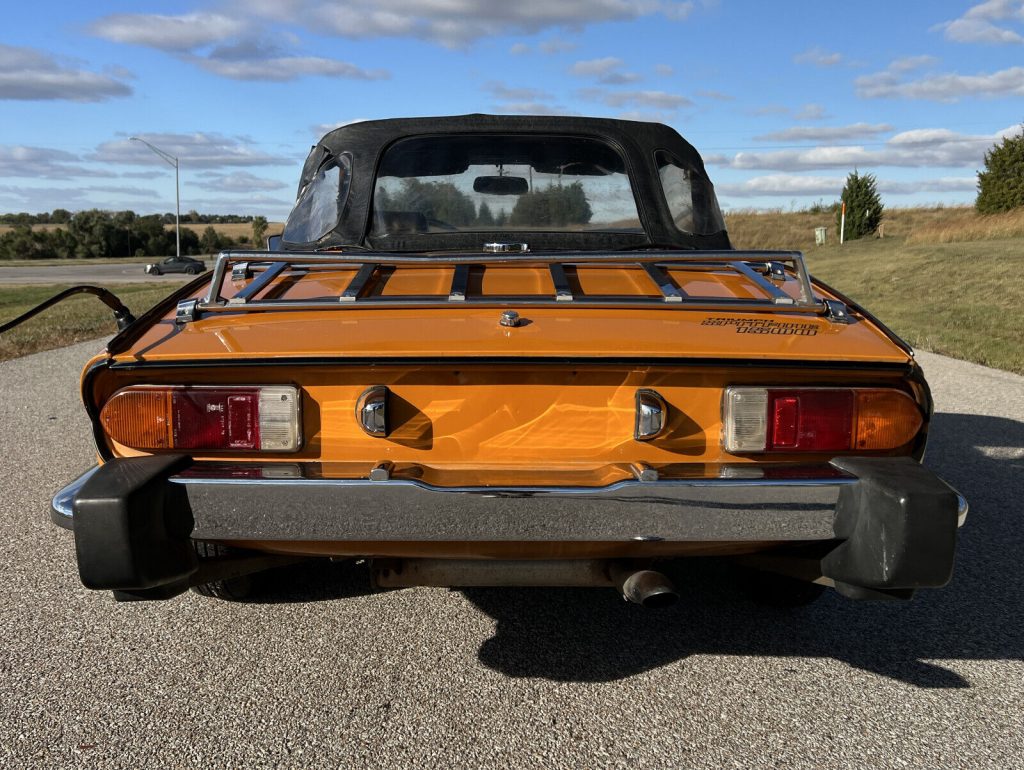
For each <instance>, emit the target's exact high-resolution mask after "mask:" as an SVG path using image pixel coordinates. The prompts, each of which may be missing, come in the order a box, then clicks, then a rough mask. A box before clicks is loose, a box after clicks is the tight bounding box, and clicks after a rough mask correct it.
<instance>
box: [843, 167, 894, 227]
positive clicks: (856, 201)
mask: <svg viewBox="0 0 1024 770" xmlns="http://www.w3.org/2000/svg"><path fill="white" fill-rule="evenodd" d="M842 200H843V203H845V204H846V234H845V236H844V237H845V239H846V240H848V241H852V240H854V239H856V238H862V237H863V236H865V235H871V234H872V233H874V232H875V231H876V230H877V229H878V225H879V224H881V222H882V208H883V207H882V200H881V198H879V197H878V188H877V185H876V182H875V177H874V175H873V174H864V175H863V176H861V175H860V174H859V173H857V172H856V171H854V172H853V173H852V174H850V175H849V176H847V177H846V185H844V187H843V195H842ZM841 223H842V211H841V209H837V211H836V228H837V229H838V228H839V227H841Z"/></svg>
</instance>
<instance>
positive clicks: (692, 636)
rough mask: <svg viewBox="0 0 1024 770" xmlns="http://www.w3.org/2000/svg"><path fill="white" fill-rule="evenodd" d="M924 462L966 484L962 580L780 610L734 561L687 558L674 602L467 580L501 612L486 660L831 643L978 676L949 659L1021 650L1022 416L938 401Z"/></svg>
mask: <svg viewBox="0 0 1024 770" xmlns="http://www.w3.org/2000/svg"><path fill="white" fill-rule="evenodd" d="M926 464H927V465H928V466H929V467H931V468H932V469H933V470H935V471H936V472H937V473H938V474H939V475H941V476H942V477H943V478H944V479H946V480H947V481H948V482H949V483H950V484H952V485H953V486H954V487H956V488H957V489H958V490H960V492H961V493H962V494H963V495H964V496H965V497H967V499H968V500H969V501H970V504H971V513H970V515H969V517H968V521H967V524H966V526H965V527H964V529H962V530H961V534H960V542H959V550H958V555H957V567H956V572H955V574H954V577H953V580H952V582H951V583H950V584H949V585H948V586H946V587H945V588H942V589H939V590H926V591H921V592H920V593H919V594H918V596H917V597H915V598H914V599H913V600H912V601H911V602H882V603H876V602H851V601H848V600H846V599H843V598H841V597H839V596H838V595H837V594H835V592H833V591H829V592H828V593H827V594H826V595H825V596H824V597H823V598H822V599H820V600H819V601H817V602H816V603H814V604H813V605H811V606H808V607H804V608H800V609H793V610H780V609H773V608H765V607H761V606H758V605H755V604H753V603H752V602H750V601H748V600H747V599H746V598H745V597H744V595H743V594H742V592H741V591H740V589H739V586H738V585H737V583H736V581H735V579H734V578H733V577H732V574H733V573H732V572H731V571H730V570H729V569H728V567H727V565H725V564H723V563H720V562H716V561H712V560H703V559H701V560H685V561H682V562H680V563H678V564H676V565H673V569H672V570H671V574H670V577H672V579H673V580H674V581H675V583H676V587H677V589H678V590H679V592H680V595H681V601H680V602H679V604H678V605H676V606H675V607H673V608H670V609H664V610H645V609H643V608H641V607H638V606H635V605H631V604H627V603H626V602H624V601H623V600H622V599H620V598H619V597H618V596H617V595H616V594H615V593H614V592H612V591H611V590H600V589H564V590H563V589H559V590H555V589H469V590H465V591H464V592H463V593H464V594H465V596H466V597H467V598H468V599H469V600H470V601H471V602H473V604H475V605H476V606H477V607H479V608H480V609H481V610H483V611H484V612H486V613H487V614H488V615H490V616H491V617H493V618H494V619H495V620H496V621H497V626H496V629H495V633H494V636H493V637H491V638H490V639H488V640H486V641H485V642H484V643H483V645H482V646H481V648H480V651H479V658H480V661H481V662H482V663H483V664H484V665H486V666H488V667H490V668H492V669H494V670H496V671H499V672H501V673H503V674H506V675H508V676H514V677H541V678H546V679H554V680H565V681H611V680H616V679H621V678H624V677H628V676H631V675H634V674H637V673H640V672H643V671H648V670H650V669H653V668H656V667H659V666H662V665H666V664H668V663H672V662H675V661H678V660H681V659H684V658H686V657H689V656H691V655H705V654H706V655H768V656H775V657H828V658H834V659H836V660H840V661H844V662H846V663H848V664H849V665H851V666H854V667H856V668H859V669H863V670H866V671H871V672H874V673H877V674H880V675H883V676H886V677H890V678H893V679H896V680H899V681H902V682H906V683H909V684H913V685H916V686H918V687H939V688H955V687H969V686H970V681H969V680H967V679H965V678H964V676H962V675H961V674H959V673H957V672H956V671H954V670H951V668H947V667H944V666H943V662H944V661H957V660H1021V659H1024V612H1022V610H1021V605H1020V597H1021V596H1022V595H1024V557H1022V554H1024V517H1022V515H1021V514H1022V512H1024V423H1020V422H1016V421H1014V420H1009V419H1005V418H999V417H986V416H978V415H966V414H937V415H936V416H935V418H934V421H933V423H932V430H931V440H930V446H929V453H928V456H927V459H926Z"/></svg>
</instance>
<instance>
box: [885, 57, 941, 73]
mask: <svg viewBox="0 0 1024 770" xmlns="http://www.w3.org/2000/svg"><path fill="white" fill-rule="evenodd" d="M938 63H939V60H938V59H936V58H935V57H934V56H929V55H928V54H922V55H920V56H902V57H900V58H899V59H893V60H892V61H891V62H889V67H888V70H889V72H913V71H914V70H919V69H922V68H923V67H931V66H933V65H935V64H938Z"/></svg>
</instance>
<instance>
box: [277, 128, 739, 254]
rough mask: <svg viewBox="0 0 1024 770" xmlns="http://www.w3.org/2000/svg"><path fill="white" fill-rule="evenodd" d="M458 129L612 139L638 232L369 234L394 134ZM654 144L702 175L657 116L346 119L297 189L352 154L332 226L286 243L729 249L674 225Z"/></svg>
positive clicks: (724, 241)
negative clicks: (650, 119) (315, 237)
mask: <svg viewBox="0 0 1024 770" xmlns="http://www.w3.org/2000/svg"><path fill="white" fill-rule="evenodd" d="M458 134H523V135H529V134H534V135H537V134H540V135H545V134H547V135H561V136H567V135H568V136H583V137H588V138H592V139H598V140H601V141H604V142H606V143H608V144H610V145H612V146H613V147H615V148H616V149H617V150H619V151H620V152H621V153H622V156H623V158H624V159H625V163H626V170H627V171H628V173H629V176H630V180H631V182H632V185H633V191H634V194H635V196H636V199H637V208H638V211H639V214H640V222H641V225H642V226H643V229H644V233H625V232H550V233H537V232H530V233H524V232H522V231H510V232H503V231H500V230H495V231H493V232H488V233H484V234H483V235H486V238H482V237H481V235H482V234H481V233H480V232H473V233H467V232H454V233H443V234H441V233H432V234H430V235H402V236H389V237H386V238H379V237H378V238H370V237H369V236H368V233H369V230H370V216H371V203H372V200H373V185H374V179H375V176H376V172H377V169H378V167H379V165H380V160H381V156H382V154H383V153H384V151H385V150H386V149H387V148H388V147H389V146H391V145H392V144H394V143H395V142H396V141H398V140H400V139H405V138H407V137H412V136H430V135H435V136H452V135H458ZM658 151H664V152H667V153H668V154H669V155H671V156H673V157H674V158H675V159H676V160H677V161H679V162H680V163H681V164H682V165H683V166H686V167H687V168H689V169H690V170H691V172H692V173H696V174H698V175H700V176H703V177H704V178H705V179H707V172H706V171H705V169H704V162H703V160H701V157H700V155H699V154H698V152H697V151H696V150H695V149H694V148H693V146H692V145H691V144H690V143H689V142H687V141H686V140H685V139H683V138H682V137H681V136H680V135H679V134H678V133H677V132H676V131H675V130H674V129H672V128H670V127H668V126H666V125H663V124H661V123H643V122H639V121H633V120H614V119H611V118H583V117H572V116H547V115H539V116H533V115H481V114H474V115H457V116H450V117H426V118H395V119H389V120H369V121H364V122H360V123H352V124H350V125H347V126H342V127H341V128H337V129H335V130H333V131H331V132H329V133H328V134H326V135H325V136H324V137H323V138H322V139H321V140H320V141H319V142H317V144H316V145H314V146H313V149H312V151H311V152H310V154H309V157H308V158H307V159H306V162H305V165H304V166H303V169H302V178H301V179H300V181H299V190H300V191H301V190H302V188H303V187H304V186H305V185H306V184H307V183H308V182H309V181H310V180H311V179H312V178H313V177H314V175H315V174H316V172H317V170H318V169H319V168H320V167H321V165H322V164H323V162H324V161H325V159H326V158H327V157H328V156H339V155H341V154H342V153H348V154H349V155H350V156H351V159H352V174H351V188H350V190H349V195H348V200H347V203H346V204H345V208H344V210H343V212H342V215H341V219H340V221H339V222H338V225H337V226H336V227H335V228H334V230H333V232H331V233H330V234H328V235H327V236H326V237H324V238H322V239H321V240H320V241H319V242H317V243H315V244H309V243H306V244H288V243H286V244H285V247H286V248H292V249H301V248H310V247H317V248H324V247H329V246H335V245H339V246H340V245H352V244H357V245H361V246H369V247H373V248H384V249H388V250H393V251H406V250H408V251H418V250H432V251H440V250H448V249H453V250H462V249H466V248H473V247H474V246H476V247H479V246H480V244H481V243H482V242H483V241H484V240H497V241H502V240H506V241H520V240H524V239H527V240H529V241H530V245H531V247H532V248H537V249H604V248H609V249H614V248H629V247H640V246H642V245H643V244H644V243H652V244H656V245H659V246H675V247H679V248H697V249H727V248H731V246H730V244H729V238H728V235H727V234H726V233H725V231H722V232H720V233H715V234H712V235H692V234H689V233H684V232H681V231H679V230H678V229H676V228H675V227H674V226H673V224H672V216H671V213H670V212H669V210H668V205H667V203H666V201H665V196H664V193H663V191H662V189H661V183H660V180H659V176H658V168H657V164H656V163H655V153H657V152H658Z"/></svg>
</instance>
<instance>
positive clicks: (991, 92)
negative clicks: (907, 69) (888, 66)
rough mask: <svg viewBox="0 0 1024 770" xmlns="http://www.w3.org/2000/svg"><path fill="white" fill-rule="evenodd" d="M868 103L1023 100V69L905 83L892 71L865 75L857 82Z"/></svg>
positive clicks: (949, 76) (948, 76)
mask: <svg viewBox="0 0 1024 770" xmlns="http://www.w3.org/2000/svg"><path fill="white" fill-rule="evenodd" d="M854 85H855V86H856V91H857V95H858V96H860V97H862V98H865V99H886V98H888V99H927V100H931V101H936V102H955V101H958V100H959V99H960V98H961V97H964V96H986V97H998V96H1024V67H1009V68H1007V69H1004V70H1000V71H998V72H991V73H982V74H978V75H958V74H956V73H943V74H935V75H926V76H925V77H923V78H920V79H918V80H904V79H902V78H901V77H900V74H899V73H897V72H893V71H891V70H886V71H884V72H876V73H874V74H872V75H864V76H863V77H859V78H857V79H856V81H854Z"/></svg>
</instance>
